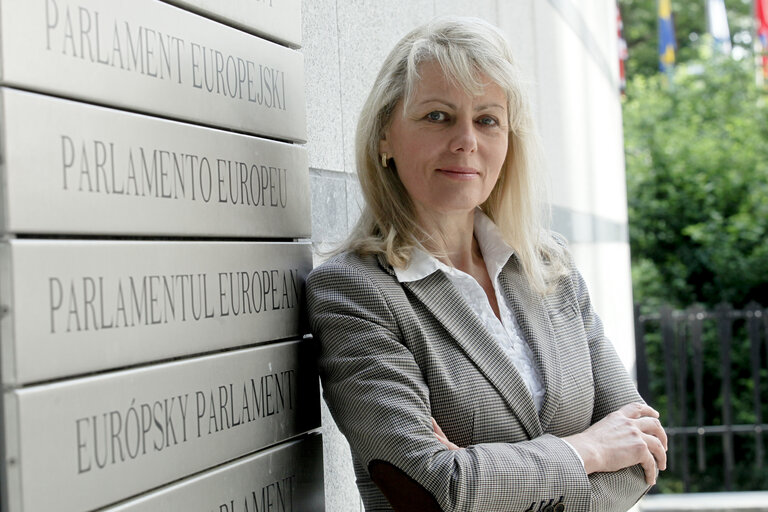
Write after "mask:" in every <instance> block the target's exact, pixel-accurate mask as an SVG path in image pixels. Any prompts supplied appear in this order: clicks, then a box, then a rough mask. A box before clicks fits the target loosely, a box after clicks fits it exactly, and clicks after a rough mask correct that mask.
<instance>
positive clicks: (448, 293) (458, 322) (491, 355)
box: [403, 272, 543, 439]
mask: <svg viewBox="0 0 768 512" xmlns="http://www.w3.org/2000/svg"><path fill="white" fill-rule="evenodd" d="M403 286H404V287H405V288H406V289H408V290H410V291H411V292H412V293H413V294H414V295H415V296H416V298H417V299H419V300H420V301H421V302H422V303H423V304H424V305H425V306H426V307H427V309H429V310H430V312H431V313H432V314H433V315H434V316H435V318H436V319H437V320H438V321H439V322H440V323H441V324H442V325H443V326H444V327H445V329H446V330H447V331H448V332H449V333H450V335H451V336H452V337H453V338H454V339H455V340H456V342H457V343H458V344H459V345H460V346H461V348H462V349H463V350H464V352H465V353H466V354H467V356H468V357H469V358H470V359H471V360H472V361H473V362H474V363H475V364H476V365H477V367H478V368H479V369H480V371H481V372H482V373H483V374H484V375H485V376H486V378H487V379H488V380H489V381H490V382H491V384H493V386H494V387H496V389H497V390H498V391H499V393H500V394H501V396H503V397H504V399H505V400H506V401H507V403H508V404H509V406H510V407H511V408H512V410H513V411H514V412H515V414H516V416H517V417H518V419H519V420H520V423H521V424H522V425H523V428H525V430H526V432H527V433H528V435H529V436H530V438H531V439H533V438H535V437H538V436H540V435H541V434H542V433H543V430H542V427H541V424H540V422H539V417H538V415H537V414H536V407H535V405H534V403H533V399H532V398H531V394H530V393H529V392H528V389H527V388H526V386H525V383H524V382H523V380H522V378H521V377H520V374H519V373H518V372H517V370H516V369H515V367H514V365H513V364H512V363H511V361H509V359H508V357H507V355H506V354H505V353H504V351H503V350H502V348H501V347H500V346H499V343H498V342H497V341H496V340H495V339H494V338H493V336H492V335H491V334H490V333H489V332H488V330H487V329H486V328H485V327H484V326H483V324H482V322H481V321H480V319H479V318H477V315H475V313H474V311H472V309H471V308H470V306H469V305H468V304H466V301H465V299H464V298H463V297H462V296H461V295H460V294H459V292H458V290H456V288H455V287H454V286H453V284H451V282H450V280H449V279H448V277H446V276H445V274H443V273H442V272H434V273H433V274H431V275H429V276H427V277H425V278H424V279H421V280H418V281H411V282H405V283H403Z"/></svg>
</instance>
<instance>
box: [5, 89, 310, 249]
mask: <svg viewBox="0 0 768 512" xmlns="http://www.w3.org/2000/svg"><path fill="white" fill-rule="evenodd" d="M0 91H1V92H0V101H1V103H0V105H2V108H1V109H0V123H1V124H0V126H2V138H3V143H2V147H3V152H4V155H3V157H4V163H5V165H4V166H3V172H4V174H5V180H4V181H5V187H4V192H3V194H4V197H3V201H4V203H5V208H4V215H5V221H4V229H5V231H6V232H12V233H66V234H75V233H83V234H129V235H171V236H173V235H176V236H178V235H183V236H190V235H192V236H251V237H274V238H300V237H308V236H309V234H310V232H311V221H310V211H309V210H310V207H309V205H310V199H309V174H308V168H307V155H306V150H305V149H304V148H303V147H301V146H298V145H295V144H285V143H281V142H274V141H269V140H265V139H258V138H255V137H250V136H246V135H239V134H235V133H231V132H224V131H220V130H213V129H210V128H203V127H199V126H194V125H189V124H183V123H178V122H174V121H167V120H163V119H158V118H153V117H148V116H143V115H139V114H132V113H127V112H122V111H119V110H113V109H108V108H103V107H94V106H91V105H87V104H83V103H77V102H73V101H67V100H61V99H56V98H51V97H47V96H44V95H40V94H33V93H28V92H22V91H18V90H15V89H8V88H3V89H0Z"/></svg>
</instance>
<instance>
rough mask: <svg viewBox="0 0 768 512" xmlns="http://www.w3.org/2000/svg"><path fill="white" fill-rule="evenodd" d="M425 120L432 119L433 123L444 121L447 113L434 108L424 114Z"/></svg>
mask: <svg viewBox="0 0 768 512" xmlns="http://www.w3.org/2000/svg"><path fill="white" fill-rule="evenodd" d="M425 118H426V119H427V121H432V122H434V123H440V122H442V121H446V120H447V119H448V115H447V114H446V113H445V112H440V111H439V110H434V111H432V112H430V113H429V114H427V115H426V116H425Z"/></svg>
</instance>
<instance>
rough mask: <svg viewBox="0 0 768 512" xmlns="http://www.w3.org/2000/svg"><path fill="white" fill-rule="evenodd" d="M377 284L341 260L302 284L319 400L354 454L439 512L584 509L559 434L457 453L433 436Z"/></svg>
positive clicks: (417, 380) (574, 465) (416, 379)
mask: <svg viewBox="0 0 768 512" xmlns="http://www.w3.org/2000/svg"><path fill="white" fill-rule="evenodd" d="M380 272H381V271H380ZM387 277H389V276H387ZM381 288H382V286H381V283H380V282H377V283H375V282H374V281H373V280H372V278H371V272H370V268H362V266H361V267H355V266H354V265H350V264H348V263H345V262H344V261H338V260H332V261H331V262H328V263H326V264H325V265H323V266H321V267H319V268H318V269H316V270H315V271H313V272H312V274H311V275H310V276H309V278H308V281H307V301H308V313H309V318H310V326H311V329H312V332H313V334H314V336H315V337H316V338H317V339H318V340H319V341H320V345H321V355H320V374H321V378H322V381H323V389H324V394H325V399H326V401H327V402H328V406H329V409H330V411H331V413H332V415H333V417H334V419H335V421H336V423H337V424H338V426H339V429H340V430H341V431H342V433H343V434H344V435H345V436H346V438H347V440H348V441H349V443H350V447H351V449H352V452H353V455H354V456H355V458H356V459H357V460H358V461H359V462H360V463H361V464H362V465H363V466H364V467H366V468H368V469H369V471H370V467H371V463H372V462H376V461H382V462H386V463H389V464H392V465H394V466H395V467H396V468H399V469H400V470H402V471H403V472H404V473H406V474H407V475H408V476H409V477H410V478H412V479H413V480H415V481H416V482H418V483H419V484H420V485H421V486H423V487H424V488H425V489H426V490H427V491H428V492H429V493H431V494H432V495H433V496H434V497H435V499H436V500H437V502H438V503H439V505H440V507H441V508H442V509H443V510H444V511H454V510H457V511H458V510H461V511H467V510H483V511H486V512H493V511H499V512H502V511H503V512H509V511H521V512H522V511H525V510H528V509H530V508H531V507H532V505H535V506H534V508H533V510H537V509H538V507H539V506H540V505H539V504H540V503H542V502H544V503H557V502H558V501H560V500H562V504H563V506H564V510H570V511H588V510H590V507H591V505H590V502H591V499H592V494H593V493H592V486H593V485H594V484H592V483H591V481H590V480H589V479H588V478H587V475H586V474H585V473H584V470H583V467H582V465H581V462H580V461H579V459H578V457H577V456H576V454H575V453H574V452H573V450H572V449H571V448H570V447H569V446H568V445H567V444H566V443H564V442H563V441H562V440H560V439H559V438H557V437H554V436H551V435H543V436H540V437H538V438H536V439H533V440H530V441H524V442H519V443H488V444H479V445H474V446H469V447H466V448H463V449H460V450H448V449H447V448H445V446H444V445H442V443H440V442H439V441H438V440H437V439H436V438H435V436H434V434H433V431H432V426H431V421H430V416H431V414H430V394H429V389H428V387H427V385H426V383H425V379H424V377H423V376H422V373H421V369H420V368H419V366H418V365H417V363H416V361H415V359H414V357H413V355H412V354H411V352H410V351H409V350H408V348H407V347H406V346H405V345H404V343H403V341H402V340H403V336H402V333H401V331H400V326H399V325H398V321H397V318H396V315H395V313H394V311H396V309H397V305H396V304H393V303H392V300H393V297H391V296H389V294H387V293H384V292H382V289H381ZM460 413H461V411H457V414H460ZM596 482H597V485H601V484H600V481H599V480H596ZM559 508H560V507H559Z"/></svg>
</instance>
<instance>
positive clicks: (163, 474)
mask: <svg viewBox="0 0 768 512" xmlns="http://www.w3.org/2000/svg"><path fill="white" fill-rule="evenodd" d="M314 354H315V349H314V346H313V341H312V340H311V339H307V340H304V341H293V342H286V343H280V344H275V345H268V346H266V347H260V348H251V349H246V350H236V351H231V352H224V353H219V354H216V355H212V356H206V357H201V358H196V359H187V360H184V361H178V362H172V363H166V364H161V365H154V366H148V367H143V368H139V369H134V370H126V371H119V372H112V373H107V374H102V375H98V376H93V377H87V378H82V379H75V380H68V381H64V382H59V383H54V384H46V385H40V386H31V387H27V388H22V389H17V390H15V391H10V392H6V395H5V397H4V399H5V412H6V440H5V441H6V450H7V462H6V464H7V465H8V466H7V468H6V474H7V475H8V494H9V496H8V499H9V504H10V509H11V510H20V511H23V512H35V511H43V510H57V511H61V512H66V511H81V510H92V509H94V508H97V507H102V506H105V505H109V504H113V503H116V502H118V501H120V500H123V499H125V498H128V497H131V496H135V495H137V494H139V493H142V492H144V491H147V490H149V489H152V488H155V487H158V486H160V485H163V484H166V483H170V482H172V481H174V480H178V479H179V478H183V477H185V476H189V475H192V474H194V473H197V472H199V471H202V470H205V469H207V468H209V467H212V466H215V465H218V464H221V463H223V462H227V461H230V460H232V459H234V458H237V457H240V456H242V455H245V454H248V453H251V452H253V451H255V450H259V449H262V448H265V447H267V446H270V445H272V444H275V443H277V442H279V441H282V440H285V439H288V438H291V437H294V436H297V435H299V434H300V433H302V432H306V431H307V430H310V429H314V428H317V427H319V426H320V409H319V407H320V402H319V400H320V396H319V384H318V378H317V370H316V363H315V357H314ZM22 490H23V492H22ZM233 498H234V497H233ZM178 510H184V509H183V508H182V509H178Z"/></svg>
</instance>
